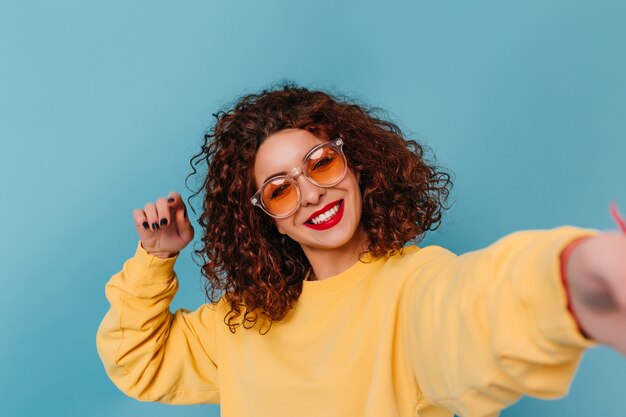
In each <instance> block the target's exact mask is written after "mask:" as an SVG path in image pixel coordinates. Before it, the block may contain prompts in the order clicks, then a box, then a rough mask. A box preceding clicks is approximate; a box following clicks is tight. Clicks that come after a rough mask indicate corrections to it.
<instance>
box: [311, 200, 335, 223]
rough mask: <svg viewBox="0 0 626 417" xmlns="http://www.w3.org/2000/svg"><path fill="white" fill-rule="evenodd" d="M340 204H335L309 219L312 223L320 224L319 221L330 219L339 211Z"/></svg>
mask: <svg viewBox="0 0 626 417" xmlns="http://www.w3.org/2000/svg"><path fill="white" fill-rule="evenodd" d="M340 204H341V203H340ZM340 204H337V205H336V206H335V207H333V208H331V209H330V210H328V211H326V212H324V213H322V214H320V215H319V216H316V217H313V218H312V219H311V223H313V224H320V223H322V222H325V221H326V220H328V219H330V218H331V217H333V216H334V215H335V214H337V212H338V211H339V205H340Z"/></svg>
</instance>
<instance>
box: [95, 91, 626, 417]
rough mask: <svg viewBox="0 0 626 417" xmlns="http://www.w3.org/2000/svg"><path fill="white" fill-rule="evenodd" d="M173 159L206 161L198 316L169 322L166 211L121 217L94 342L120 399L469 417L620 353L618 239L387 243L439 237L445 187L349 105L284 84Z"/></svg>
mask: <svg viewBox="0 0 626 417" xmlns="http://www.w3.org/2000/svg"><path fill="white" fill-rule="evenodd" d="M192 161H194V162H195V163H196V164H197V163H199V162H203V161H204V162H207V163H208V164H209V169H208V174H207V177H206V179H205V180H204V182H203V191H204V192H205V193H206V195H205V198H204V204H203V213H202V216H201V217H200V220H199V224H200V225H201V227H202V229H203V232H204V236H203V237H202V243H203V246H202V248H201V249H199V250H197V251H196V252H197V254H199V255H201V256H203V257H204V260H205V264H204V265H203V267H202V272H203V274H204V275H205V276H206V278H207V281H208V286H207V294H208V296H209V299H210V300H211V303H210V304H207V305H204V306H202V307H200V308H199V309H198V310H196V311H194V312H188V311H186V310H179V311H177V312H176V313H175V314H171V313H170V312H169V304H170V302H171V300H172V298H173V297H174V294H175V292H176V288H177V278H176V275H175V273H174V271H173V266H174V263H175V261H176V258H177V255H178V253H179V251H180V250H181V249H183V248H184V247H185V246H186V245H187V244H188V243H189V242H190V241H191V240H192V238H193V235H194V231H193V228H192V226H191V224H190V222H189V219H188V218H187V214H186V208H185V205H184V203H183V201H182V199H181V197H180V195H179V194H177V193H171V194H170V195H169V196H168V197H169V198H168V199H165V198H159V199H158V200H157V201H156V203H155V204H153V203H149V204H147V205H146V206H145V207H144V209H143V210H140V209H137V210H135V211H134V213H133V217H134V220H135V224H136V227H137V231H138V233H139V238H140V242H139V245H138V247H137V251H136V254H135V256H134V257H133V258H131V259H129V260H128V261H127V262H126V263H125V264H124V268H123V270H122V271H121V272H119V273H118V274H116V275H114V276H113V277H112V278H111V280H110V282H109V283H108V285H107V288H106V292H107V297H108V299H109V301H110V303H111V309H110V310H109V312H108V313H107V315H106V316H105V318H104V320H103V322H102V324H101V326H100V329H99V332H98V338H97V341H98V350H99V353H100V356H101V358H102V360H103V362H104V364H105V368H106V370H107V373H108V374H109V376H110V377H111V379H112V380H113V381H114V383H115V384H116V385H117V386H118V387H119V388H120V389H121V390H123V391H124V392H125V393H126V394H128V395H131V396H134V397H136V398H138V399H141V400H147V401H163V402H167V403H172V404H191V403H220V404H221V411H222V415H224V416H270V415H271V416H273V417H278V416H293V415H298V416H317V415H324V416H335V415H336V416H415V415H419V416H452V413H453V412H456V413H457V414H458V415H462V416H487V415H496V414H497V413H498V411H499V410H500V409H502V408H504V407H505V406H506V405H508V404H510V403H512V402H514V401H516V400H517V399H518V398H519V397H520V395H522V394H530V395H536V396H540V397H545V398H550V397H555V396H558V395H563V394H564V393H565V392H566V390H567V387H568V385H569V382H570V380H571V378H572V376H573V374H574V372H575V369H576V367H577V364H578V361H579V359H580V356H581V354H582V352H583V350H584V349H585V348H587V347H589V346H591V345H593V344H594V343H596V342H602V343H607V344H610V345H612V346H614V347H616V348H617V349H620V350H621V351H622V352H624V351H626V336H625V335H626V332H624V328H625V323H626V320H625V316H626V314H625V312H624V310H625V307H626V291H625V288H626V276H625V275H626V274H625V272H624V271H626V262H625V261H624V258H625V257H624V256H623V255H624V254H626V238H624V237H623V236H621V235H619V234H616V233H604V234H601V233H598V232H596V231H590V230H583V229H578V228H573V227H561V228H558V229H555V230H550V231H526V232H518V233H514V234H512V235H509V236H507V237H505V238H503V239H501V240H500V241H498V242H496V243H494V244H493V245H491V246H490V247H488V248H486V249H483V250H481V251H475V252H471V253H467V254H465V255H462V256H456V255H454V254H452V253H451V252H449V251H447V250H445V249H443V248H440V247H436V246H430V247H425V248H418V247H416V246H408V247H404V246H405V244H406V243H408V242H411V241H413V240H415V239H418V238H421V237H422V235H423V234H424V233H425V232H426V231H428V230H432V229H434V228H436V227H437V225H438V224H439V222H440V219H441V212H442V209H443V208H444V205H445V200H446V197H447V195H448V190H449V187H450V185H451V183H450V180H449V176H448V175H447V174H445V173H444V172H442V171H440V170H438V169H437V168H436V167H435V166H433V165H431V164H429V163H428V162H427V161H426V160H425V159H424V157H423V150H422V147H421V146H420V145H418V144H417V143H415V142H413V141H407V140H405V139H404V138H403V136H402V134H401V132H400V130H399V129H398V128H397V127H396V126H395V125H394V124H392V123H390V122H388V121H385V120H381V119H378V118H376V117H374V116H373V115H372V113H371V112H369V111H367V110H365V109H363V108H362V107H360V106H358V105H356V104H354V103H350V102H347V101H342V100H339V99H337V98H335V97H332V96H330V95H328V94H326V93H323V92H319V91H309V90H307V89H304V88H299V87H295V86H291V85H286V86H284V87H282V88H278V89H276V90H270V91H263V92H261V93H260V94H253V95H249V96H246V97H243V98H242V99H241V100H240V101H239V102H238V103H237V104H236V105H235V106H234V108H233V109H231V110H229V111H226V112H222V113H219V114H218V115H217V122H216V124H215V126H214V128H213V131H212V133H211V134H209V135H207V136H206V138H205V144H204V146H203V147H202V151H201V153H199V154H198V155H197V156H196V157H194V159H193V160H192ZM194 171H195V169H194ZM564 279H565V280H566V281H564ZM564 283H565V284H567V285H568V286H569V290H570V291H569V295H570V297H569V298H568V293H567V291H566V289H565V287H564V285H563V284H564ZM574 312H575V313H576V315H577V318H578V320H579V322H578V323H577V322H576V320H575V317H576V316H574V315H573V313H574ZM583 332H584V333H583Z"/></svg>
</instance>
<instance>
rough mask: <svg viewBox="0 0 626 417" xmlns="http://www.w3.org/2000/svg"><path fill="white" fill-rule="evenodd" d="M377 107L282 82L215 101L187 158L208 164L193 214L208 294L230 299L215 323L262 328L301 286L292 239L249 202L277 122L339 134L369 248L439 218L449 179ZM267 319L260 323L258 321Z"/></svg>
mask: <svg viewBox="0 0 626 417" xmlns="http://www.w3.org/2000/svg"><path fill="white" fill-rule="evenodd" d="M376 111H377V109H374V108H367V107H365V106H363V105H358V104H355V101H354V100H346V99H340V98H337V97H335V96H333V95H331V94H328V93H325V92H322V91H311V90H308V89H306V88H302V87H299V86H296V85H294V84H290V83H287V84H282V85H279V86H277V87H274V88H271V89H267V90H263V91H261V92H260V93H258V94H249V95H246V96H244V97H242V98H240V99H239V100H238V101H237V102H236V104H235V105H234V106H233V108H232V109H229V110H225V111H220V112H218V113H217V114H214V115H213V116H214V117H215V118H216V121H215V125H214V126H213V128H212V129H211V130H210V131H209V133H207V134H206V135H205V136H204V144H203V145H202V150H201V151H200V152H199V153H198V154H197V155H195V156H194V157H193V158H192V159H191V161H190V164H191V167H192V169H193V172H192V173H191V174H189V176H188V178H189V177H190V176H192V175H194V174H196V173H198V171H197V170H196V166H197V165H198V164H200V163H206V164H207V167H208V170H207V174H206V177H204V179H203V181H202V183H201V186H200V187H199V189H198V191H197V192H196V193H194V194H193V195H192V196H191V197H190V198H189V199H191V198H192V197H194V196H196V195H197V194H199V193H201V192H204V193H205V197H204V199H203V210H202V213H201V216H200V217H199V220H198V223H199V224H200V226H201V227H202V229H203V232H204V236H203V237H202V245H201V247H200V248H198V249H195V250H194V253H195V255H197V256H199V257H200V258H201V259H202V262H201V263H200V266H201V270H202V274H203V276H204V277H205V278H206V283H205V284H206V285H205V287H206V294H207V297H208V299H209V300H210V301H211V302H212V303H216V302H217V301H218V300H219V299H220V298H221V297H222V296H223V297H224V298H225V299H226V301H227V302H228V304H229V306H230V311H229V312H228V313H227V314H226V316H225V317H224V323H225V324H226V325H227V326H228V327H229V328H230V330H231V331H232V332H233V333H234V332H235V330H236V329H237V328H238V327H239V326H243V327H244V328H246V329H247V328H252V327H254V326H255V324H257V323H260V324H261V326H260V327H261V329H264V330H260V332H261V333H263V332H267V331H269V328H270V327H271V324H272V323H273V322H276V321H280V320H281V319H283V318H284V317H285V315H286V314H287V313H288V312H289V310H290V309H291V308H292V307H293V305H294V303H295V302H296V301H297V299H298V297H299V296H300V294H301V292H302V285H303V284H302V282H303V280H304V278H305V277H306V275H307V273H308V272H309V271H310V269H311V266H310V264H309V262H308V260H307V258H306V256H305V254H304V252H303V250H302V248H301V247H300V245H299V244H298V243H296V242H295V241H293V240H291V239H289V238H286V237H284V235H282V234H280V233H279V232H278V230H277V228H276V226H275V223H274V220H273V219H272V218H271V217H269V216H267V215H265V214H264V213H263V212H261V211H260V210H258V209H256V208H254V207H253V206H252V205H251V203H250V197H251V196H252V195H253V194H254V192H255V191H256V184H255V179H254V174H253V168H254V159H255V155H256V152H257V150H258V149H259V147H260V145H261V143H263V141H264V140H265V139H266V138H267V137H269V136H270V135H272V134H274V133H277V132H280V131H281V130H284V129H303V130H307V131H309V132H311V133H313V134H315V135H316V136H318V137H326V138H333V137H341V138H342V139H343V141H344V143H345V147H346V151H345V153H346V157H347V159H348V165H349V166H350V168H352V170H353V171H354V172H355V174H357V175H358V177H359V186H360V189H361V194H362V198H363V209H362V216H361V222H362V225H363V226H364V229H365V231H366V233H367V237H368V250H369V252H370V253H371V254H372V255H373V256H374V257H380V256H384V255H387V254H395V253H398V252H400V251H401V250H402V247H403V246H404V245H405V244H406V243H407V242H409V241H416V240H421V238H422V237H423V234H424V233H425V232H426V231H428V230H435V229H436V228H437V227H438V226H439V224H440V223H441V216H442V211H443V210H444V209H446V208H447V207H446V205H445V203H446V201H447V198H448V195H449V191H450V189H451V187H452V182H451V179H450V174H448V173H446V172H444V171H443V170H441V169H440V168H439V167H437V166H435V165H434V164H432V163H429V162H428V161H427V160H426V159H425V158H424V147H423V146H422V145H420V144H419V143H417V142H415V141H414V140H407V139H405V138H404V136H403V134H402V132H401V130H400V128H399V127H398V126H397V125H395V124H394V123H392V122H390V121H387V120H383V119H382V118H378V117H376V116H375V112H376ZM263 323H265V324H269V326H267V327H266V326H265V325H264V324H263Z"/></svg>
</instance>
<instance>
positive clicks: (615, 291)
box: [567, 232, 626, 355]
mask: <svg viewBox="0 0 626 417" xmlns="http://www.w3.org/2000/svg"><path fill="white" fill-rule="evenodd" d="M567 271H568V272H567V276H568V281H569V282H570V288H571V291H570V293H571V302H572V306H573V308H574V311H575V312H576V314H577V316H578V319H579V321H580V324H581V325H582V328H583V329H584V330H585V333H587V334H588V335H589V336H591V337H592V338H593V339H595V340H597V341H598V342H600V343H604V344H607V345H609V346H612V347H614V348H615V349H616V350H618V351H619V352H621V353H622V354H624V355H626V235H624V234H623V233H615V232H605V233H601V234H599V235H597V236H594V237H591V238H588V239H585V240H584V241H583V242H582V243H580V244H579V245H578V246H576V247H575V248H574V249H573V251H572V254H571V256H570V258H569V261H568V264H567Z"/></svg>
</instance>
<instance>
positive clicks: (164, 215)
mask: <svg viewBox="0 0 626 417" xmlns="http://www.w3.org/2000/svg"><path fill="white" fill-rule="evenodd" d="M156 209H157V221H158V222H159V226H160V227H167V225H169V224H170V223H171V214H170V207H169V205H168V203H167V200H166V199H165V198H163V197H161V198H158V199H157V201H156Z"/></svg>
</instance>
